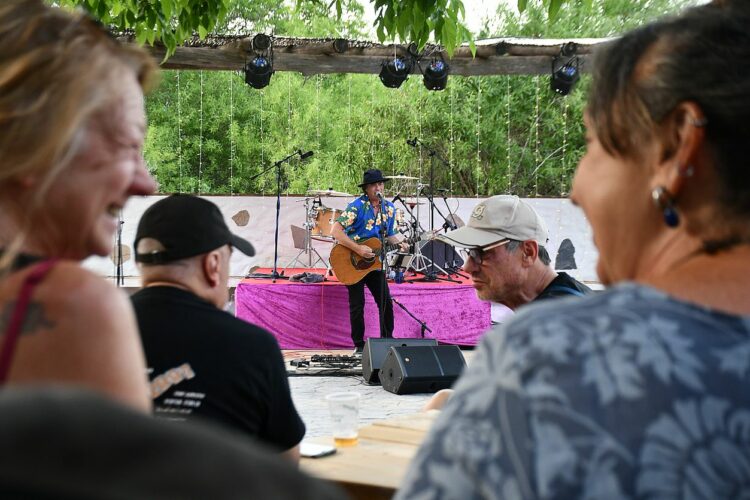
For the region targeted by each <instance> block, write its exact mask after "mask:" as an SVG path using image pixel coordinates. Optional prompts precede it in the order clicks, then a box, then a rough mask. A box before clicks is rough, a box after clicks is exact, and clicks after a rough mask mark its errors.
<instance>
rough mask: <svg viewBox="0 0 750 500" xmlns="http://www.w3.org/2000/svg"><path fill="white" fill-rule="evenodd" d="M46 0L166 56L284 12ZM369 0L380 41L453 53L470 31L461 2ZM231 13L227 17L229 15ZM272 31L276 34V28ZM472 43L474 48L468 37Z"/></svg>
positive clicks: (248, 6)
mask: <svg viewBox="0 0 750 500" xmlns="http://www.w3.org/2000/svg"><path fill="white" fill-rule="evenodd" d="M47 1H49V2H52V3H57V4H59V5H63V6H68V7H76V6H80V7H83V8H84V9H86V10H87V11H88V12H90V13H91V14H92V15H94V16H95V17H97V18H98V19H100V20H101V21H102V22H103V23H105V24H108V25H111V26H116V27H117V28H119V29H132V30H134V31H135V35H136V40H137V41H138V43H139V44H149V45H153V44H154V43H155V42H161V43H163V44H164V45H165V46H166V48H167V56H170V55H172V54H173V53H174V51H175V48H176V47H177V45H180V44H181V43H183V42H184V41H185V40H187V39H189V38H190V37H192V36H193V34H195V33H197V34H198V35H199V36H200V38H201V39H202V38H205V37H206V35H207V34H208V33H210V32H212V31H214V30H215V29H216V27H217V26H222V27H225V28H226V27H229V28H234V27H236V26H233V23H232V21H240V24H244V23H242V22H241V21H242V20H246V19H252V20H254V21H257V22H256V23H254V24H255V25H256V27H257V26H262V25H264V24H265V25H268V21H271V20H273V19H274V17H275V16H276V14H275V12H276V11H285V10H288V9H287V7H286V6H285V4H284V2H279V1H278V0H276V1H274V2H268V1H267V0H259V1H255V0H47ZM370 1H371V2H372V3H373V4H374V7H375V10H376V13H377V18H376V20H375V24H376V26H377V30H376V31H377V33H378V37H379V39H380V41H384V40H386V38H389V39H395V38H396V36H399V37H400V39H401V40H402V41H405V42H414V43H416V44H417V45H418V46H419V47H420V48H421V47H423V46H424V44H425V43H427V42H428V41H429V40H430V39H431V38H432V39H433V40H434V41H436V42H437V43H440V44H442V45H444V46H445V48H446V50H447V51H448V53H449V54H452V53H453V50H454V49H455V48H456V47H457V46H459V45H461V43H463V42H464V41H466V40H471V33H470V32H469V30H468V29H466V27H465V26H464V25H463V23H462V22H461V21H462V19H463V17H464V6H463V3H462V2H461V0H433V1H431V0H370ZM296 6H297V8H296V10H297V11H298V12H310V11H314V10H317V11H319V12H321V13H322V14H323V15H322V16H317V17H316V18H315V19H316V20H323V19H326V20H328V21H331V20H332V18H331V16H329V10H330V8H331V7H335V10H336V16H335V17H334V18H333V20H334V21H342V20H343V19H344V18H345V17H348V16H352V15H354V16H356V15H357V14H358V13H360V14H361V11H362V7H361V5H359V4H358V3H357V2H356V1H352V0H333V1H332V2H331V3H330V4H328V5H327V4H325V3H324V2H323V1H322V0H296ZM311 7H312V8H311ZM230 13H231V15H228V14H230ZM345 14H346V16H345ZM310 20H311V19H310V18H308V19H307V21H310ZM264 21H265V22H264ZM344 22H345V21H344ZM322 24H326V23H322ZM275 27H276V28H278V26H275ZM309 28H310V29H313V30H315V28H319V26H314V25H313V23H311V24H310V26H309ZM276 32H277V33H280V31H279V30H278V29H277V30H276ZM284 34H289V33H284ZM330 35H331V33H326V36H330ZM319 36H320V35H319ZM471 47H472V50H474V45H473V41H472V42H471Z"/></svg>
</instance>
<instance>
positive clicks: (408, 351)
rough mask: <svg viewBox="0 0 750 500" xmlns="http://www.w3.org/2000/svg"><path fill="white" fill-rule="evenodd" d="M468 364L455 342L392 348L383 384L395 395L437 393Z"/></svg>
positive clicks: (383, 370) (449, 385)
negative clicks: (453, 343)
mask: <svg viewBox="0 0 750 500" xmlns="http://www.w3.org/2000/svg"><path fill="white" fill-rule="evenodd" d="M464 366H466V362H465V361H464V355H463V354H461V349H459V348H458V346H455V345H437V346H416V347H412V346H406V347H391V348H390V349H389V350H388V354H386V356H385V360H383V366H382V367H381V368H380V383H381V384H383V389H385V390H386V391H388V392H392V393H394V394H412V393H415V392H436V391H439V390H440V389H448V388H449V387H451V386H452V385H453V382H455V381H456V379H457V378H458V376H459V375H461V372H462V371H463V369H464Z"/></svg>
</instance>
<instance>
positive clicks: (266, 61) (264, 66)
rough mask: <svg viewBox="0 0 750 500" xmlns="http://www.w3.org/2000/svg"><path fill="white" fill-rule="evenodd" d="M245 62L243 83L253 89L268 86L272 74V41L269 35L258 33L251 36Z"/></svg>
mask: <svg viewBox="0 0 750 500" xmlns="http://www.w3.org/2000/svg"><path fill="white" fill-rule="evenodd" d="M248 52H250V54H248V57H249V59H248V60H247V62H246V63H245V68H244V71H245V83H247V84H248V85H250V86H251V87H253V88H255V89H262V88H263V87H266V86H268V84H269V82H270V81H271V75H273V43H272V40H271V37H270V36H268V35H265V34H263V33H258V34H257V35H255V36H254V37H253V41H252V50H249V51H248Z"/></svg>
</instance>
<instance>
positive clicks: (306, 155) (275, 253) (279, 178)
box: [246, 149, 313, 283]
mask: <svg viewBox="0 0 750 500" xmlns="http://www.w3.org/2000/svg"><path fill="white" fill-rule="evenodd" d="M312 154H313V152H312V151H308V152H307V153H303V152H302V151H301V150H299V149H298V150H297V151H295V152H294V153H292V154H290V155H289V156H287V157H285V158H282V159H281V160H279V161H277V162H276V163H274V164H273V165H271V166H270V167H268V168H267V169H265V170H264V171H262V172H261V173H259V174H257V175H255V176H253V177H251V178H250V179H249V180H251V181H253V180H255V179H257V178H258V177H260V176H262V175H264V174H265V173H266V172H270V171H271V169H273V168H275V169H276V229H275V234H274V240H273V270H272V271H271V272H270V273H252V274H248V275H247V276H246V277H247V278H253V279H268V278H271V279H272V280H273V282H274V283H276V280H277V279H289V278H288V277H287V276H283V274H284V272H283V271H282V272H281V273H279V271H278V262H279V213H280V212H281V184H282V178H283V175H282V171H281V166H282V165H283V164H284V163H286V162H288V161H289V160H291V159H292V158H294V157H295V156H297V155H299V159H300V161H302V160H304V159H305V158H309V157H311V156H312Z"/></svg>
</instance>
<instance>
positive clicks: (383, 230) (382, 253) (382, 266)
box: [378, 193, 388, 338]
mask: <svg viewBox="0 0 750 500" xmlns="http://www.w3.org/2000/svg"><path fill="white" fill-rule="evenodd" d="M378 198H379V199H380V231H378V236H379V238H380V274H382V279H383V281H382V283H380V307H378V311H379V312H380V337H381V338H386V336H385V335H384V333H385V324H384V323H385V289H386V287H387V286H388V276H387V272H386V269H387V266H388V263H387V262H386V258H385V254H386V251H385V250H386V248H385V239H386V232H387V231H388V222H387V219H386V212H385V198H383V195H382V194H380V193H378Z"/></svg>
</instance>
